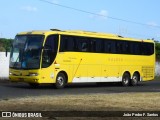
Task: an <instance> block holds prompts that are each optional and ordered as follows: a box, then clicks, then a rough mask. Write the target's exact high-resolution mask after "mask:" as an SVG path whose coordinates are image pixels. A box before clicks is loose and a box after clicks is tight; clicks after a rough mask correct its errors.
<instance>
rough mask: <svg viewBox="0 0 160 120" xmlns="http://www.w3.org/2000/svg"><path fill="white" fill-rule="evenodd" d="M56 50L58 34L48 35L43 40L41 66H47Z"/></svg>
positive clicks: (52, 59) (54, 55) (53, 57)
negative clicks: (44, 40)
mask: <svg viewBox="0 0 160 120" xmlns="http://www.w3.org/2000/svg"><path fill="white" fill-rule="evenodd" d="M57 50H58V36H55V35H53V36H49V37H48V38H47V40H46V42H45V45H44V49H43V57H42V67H43V68H46V67H49V66H50V65H51V64H52V63H53V61H54V59H55V57H56V55H57Z"/></svg>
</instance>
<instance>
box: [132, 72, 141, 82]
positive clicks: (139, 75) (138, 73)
mask: <svg viewBox="0 0 160 120" xmlns="http://www.w3.org/2000/svg"><path fill="white" fill-rule="evenodd" d="M134 74H137V75H138V77H139V81H141V74H140V72H139V71H135V72H134V73H133V75H134ZM133 75H132V77H133Z"/></svg>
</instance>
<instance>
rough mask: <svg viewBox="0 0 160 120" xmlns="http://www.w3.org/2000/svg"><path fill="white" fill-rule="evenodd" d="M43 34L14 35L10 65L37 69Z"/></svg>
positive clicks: (18, 67)
mask: <svg viewBox="0 0 160 120" xmlns="http://www.w3.org/2000/svg"><path fill="white" fill-rule="evenodd" d="M43 39H44V36H42V35H22V36H16V38H15V41H14V43H13V46H12V50H11V56H10V67H11V68H17V69H38V68H39V67H40V55H41V48H42V43H43Z"/></svg>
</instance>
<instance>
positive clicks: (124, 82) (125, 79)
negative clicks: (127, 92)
mask: <svg viewBox="0 0 160 120" xmlns="http://www.w3.org/2000/svg"><path fill="white" fill-rule="evenodd" d="M129 84H130V75H129V73H124V74H123V77H122V85H123V86H124V87H126V86H129Z"/></svg>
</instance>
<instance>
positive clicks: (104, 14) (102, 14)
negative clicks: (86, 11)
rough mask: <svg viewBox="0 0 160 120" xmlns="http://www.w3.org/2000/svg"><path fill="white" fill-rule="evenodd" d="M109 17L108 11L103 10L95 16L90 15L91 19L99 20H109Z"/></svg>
mask: <svg viewBox="0 0 160 120" xmlns="http://www.w3.org/2000/svg"><path fill="white" fill-rule="evenodd" d="M107 16H108V11H107V10H101V11H99V12H97V13H95V15H90V17H91V18H98V19H107Z"/></svg>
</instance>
